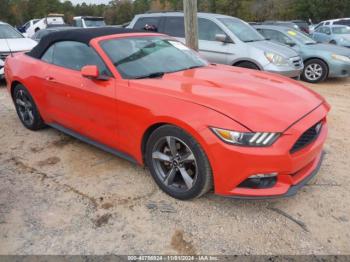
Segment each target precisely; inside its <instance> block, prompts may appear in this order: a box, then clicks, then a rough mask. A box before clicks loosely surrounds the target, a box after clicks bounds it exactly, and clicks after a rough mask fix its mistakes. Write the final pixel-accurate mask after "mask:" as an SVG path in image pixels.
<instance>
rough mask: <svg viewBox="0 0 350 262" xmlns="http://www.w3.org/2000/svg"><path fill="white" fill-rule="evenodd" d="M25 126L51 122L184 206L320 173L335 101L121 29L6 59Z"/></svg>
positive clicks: (48, 40) (260, 193) (57, 39)
mask: <svg viewBox="0 0 350 262" xmlns="http://www.w3.org/2000/svg"><path fill="white" fill-rule="evenodd" d="M5 74H6V79H7V84H8V90H9V92H10V94H11V96H12V98H13V101H14V104H15V106H16V110H17V113H18V116H19V118H20V120H21V121H22V123H23V125H24V126H25V127H27V128H29V129H31V130H38V129H40V128H43V127H45V126H46V125H48V126H51V127H54V128H56V129H58V130H60V131H62V132H65V133H67V134H69V135H72V136H74V137H76V138H78V139H81V140H83V141H85V142H87V143H90V144H92V145H95V146H97V147H99V148H101V149H103V150H106V151H108V152H110V153H113V154H115V155H117V156H120V157H124V158H126V159H128V160H130V161H134V162H136V163H138V164H141V165H145V166H147V167H148V169H149V170H150V173H151V175H152V176H153V178H154V180H155V181H156V183H157V184H158V185H159V187H160V188H161V189H162V190H163V191H165V192H166V193H167V194H169V195H171V196H172V197H175V198H178V199H191V198H194V197H199V196H201V195H203V194H204V193H206V192H208V191H209V190H211V189H214V191H215V193H216V194H220V195H226V196H233V197H238V198H270V197H278V196H279V197H281V196H291V195H294V194H295V193H296V191H297V190H298V189H299V188H300V187H301V186H303V185H304V184H305V183H307V182H308V181H309V180H310V179H311V178H312V177H313V176H314V175H315V174H316V173H317V171H318V169H319V167H320V164H321V161H322V148H323V144H324V142H325V139H326V136H327V120H326V117H327V113H328V111H329V109H330V106H329V105H328V104H327V102H326V101H325V100H324V99H323V98H322V97H321V96H319V95H318V94H316V93H314V92H313V91H311V90H309V89H307V88H306V87H304V86H302V85H301V84H299V83H298V82H296V81H294V80H291V79H288V78H284V77H281V76H277V75H273V74H269V73H263V72H258V71H252V70H249V69H242V68H236V67H230V66H224V65H216V64H209V63H208V62H206V61H205V60H203V59H202V58H201V57H200V56H199V55H198V54H197V53H196V52H194V51H192V50H190V49H189V48H187V47H186V46H185V45H183V44H181V43H180V42H178V41H177V40H175V39H173V38H170V37H168V36H166V35H161V34H157V33H145V32H135V31H131V30H126V29H117V28H99V29H78V30H67V31H61V32H55V33H52V34H50V35H47V36H46V37H44V38H43V39H42V40H41V42H40V43H39V44H38V46H36V47H35V48H34V49H33V50H32V51H31V52H29V53H20V54H15V55H13V56H9V58H8V59H7V60H6V65H5Z"/></svg>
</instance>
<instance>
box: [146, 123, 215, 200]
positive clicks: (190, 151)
mask: <svg viewBox="0 0 350 262" xmlns="http://www.w3.org/2000/svg"><path fill="white" fill-rule="evenodd" d="M170 145H172V146H170ZM176 153H178V155H176ZM145 160H146V165H147V166H148V168H149V170H150V173H151V175H152V176H153V178H154V180H155V182H156V183H157V185H158V186H159V187H160V188H161V189H162V190H163V191H164V192H165V193H166V194H168V195H169V196H172V197H174V198H176V199H179V200H189V199H193V198H197V197H200V196H202V195H204V194H205V193H207V192H208V191H209V190H210V189H212V187H213V182H212V181H213V180H212V170H211V167H210V163H209V160H208V158H207V156H206V154H205V152H204V151H203V149H202V148H201V146H200V145H199V144H198V142H197V141H196V140H195V139H194V138H193V137H192V136H190V135H189V134H187V133H186V132H184V131H183V130H182V129H180V128H178V127H175V126H171V125H165V126H161V127H159V128H158V129H156V130H155V131H154V132H153V133H152V134H151V136H150V137H149V139H148V141H147V144H146V155H145ZM191 180H192V182H191Z"/></svg>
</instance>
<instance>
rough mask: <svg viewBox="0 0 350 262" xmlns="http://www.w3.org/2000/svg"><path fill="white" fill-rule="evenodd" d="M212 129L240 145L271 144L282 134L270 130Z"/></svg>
mask: <svg viewBox="0 0 350 262" xmlns="http://www.w3.org/2000/svg"><path fill="white" fill-rule="evenodd" d="M211 130H212V131H213V132H214V133H215V134H216V135H217V136H218V137H219V138H220V139H221V140H223V141H224V142H226V143H229V144H235V145H240V146H255V147H264V146H270V145H272V144H273V143H274V142H275V141H276V140H277V138H278V137H279V136H280V133H270V132H257V133H252V132H236V131H231V130H227V129H221V128H211Z"/></svg>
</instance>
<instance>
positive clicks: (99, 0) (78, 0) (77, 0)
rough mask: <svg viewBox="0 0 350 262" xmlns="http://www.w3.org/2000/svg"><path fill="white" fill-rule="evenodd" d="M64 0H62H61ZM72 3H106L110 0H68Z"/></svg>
mask: <svg viewBox="0 0 350 262" xmlns="http://www.w3.org/2000/svg"><path fill="white" fill-rule="evenodd" d="M63 1H64V0H62V2H63ZM70 1H71V2H72V4H73V5H76V4H82V3H83V2H85V3H87V4H108V3H109V1H110V0H70Z"/></svg>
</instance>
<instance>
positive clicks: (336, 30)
mask: <svg viewBox="0 0 350 262" xmlns="http://www.w3.org/2000/svg"><path fill="white" fill-rule="evenodd" d="M332 32H333V34H336V35H345V34H350V27H348V26H340V27H333V28H332Z"/></svg>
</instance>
